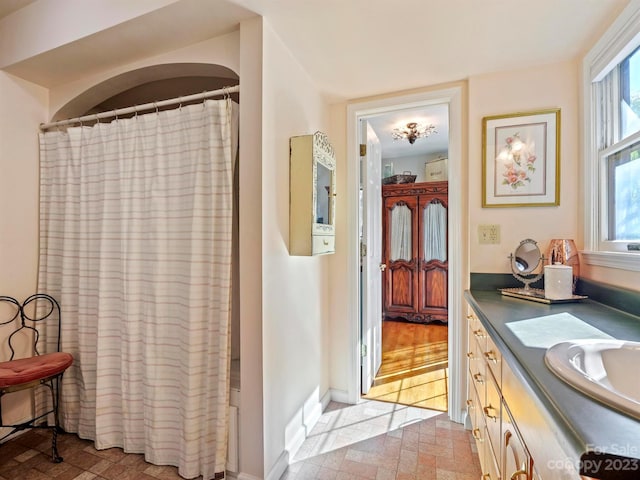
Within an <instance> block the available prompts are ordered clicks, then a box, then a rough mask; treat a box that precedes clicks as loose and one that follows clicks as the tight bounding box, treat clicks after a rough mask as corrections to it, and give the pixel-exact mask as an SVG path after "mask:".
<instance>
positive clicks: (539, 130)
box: [482, 108, 560, 207]
mask: <svg viewBox="0 0 640 480" xmlns="http://www.w3.org/2000/svg"><path fill="white" fill-rule="evenodd" d="M557 205H560V109H559V108H553V109H547V110H537V111H532V112H519V113H510V114H505V115H494V116H488V117H484V118H483V119H482V206H483V207H541V206H557Z"/></svg>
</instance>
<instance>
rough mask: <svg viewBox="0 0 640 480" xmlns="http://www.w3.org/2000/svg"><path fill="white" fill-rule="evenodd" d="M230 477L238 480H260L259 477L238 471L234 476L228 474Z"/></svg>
mask: <svg viewBox="0 0 640 480" xmlns="http://www.w3.org/2000/svg"><path fill="white" fill-rule="evenodd" d="M229 477H230V478H237V479H238V480H262V479H261V478H258V477H254V476H253V475H249V474H248V473H239V474H238V475H237V476H236V477H233V476H231V475H229Z"/></svg>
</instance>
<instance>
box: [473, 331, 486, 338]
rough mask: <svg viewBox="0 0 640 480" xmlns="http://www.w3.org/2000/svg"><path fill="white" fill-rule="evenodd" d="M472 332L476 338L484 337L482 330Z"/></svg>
mask: <svg viewBox="0 0 640 480" xmlns="http://www.w3.org/2000/svg"><path fill="white" fill-rule="evenodd" d="M473 334H474V335H475V336H476V338H484V332H483V331H482V330H474V331H473Z"/></svg>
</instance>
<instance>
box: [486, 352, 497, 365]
mask: <svg viewBox="0 0 640 480" xmlns="http://www.w3.org/2000/svg"><path fill="white" fill-rule="evenodd" d="M484 356H485V358H486V359H487V360H490V361H492V362H493V363H498V357H497V356H496V353H495V352H494V351H493V350H489V351H488V352H484Z"/></svg>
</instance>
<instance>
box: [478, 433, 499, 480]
mask: <svg viewBox="0 0 640 480" xmlns="http://www.w3.org/2000/svg"><path fill="white" fill-rule="evenodd" d="M479 451H480V450H479ZM481 452H482V453H481V455H482V457H481V458H483V459H484V461H482V460H481V461H480V465H481V468H482V477H481V479H482V480H500V469H499V468H498V461H497V459H496V456H495V454H494V453H493V448H492V447H491V443H490V442H488V441H486V442H483V443H482V450H481Z"/></svg>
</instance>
